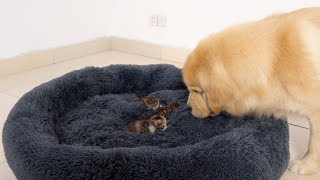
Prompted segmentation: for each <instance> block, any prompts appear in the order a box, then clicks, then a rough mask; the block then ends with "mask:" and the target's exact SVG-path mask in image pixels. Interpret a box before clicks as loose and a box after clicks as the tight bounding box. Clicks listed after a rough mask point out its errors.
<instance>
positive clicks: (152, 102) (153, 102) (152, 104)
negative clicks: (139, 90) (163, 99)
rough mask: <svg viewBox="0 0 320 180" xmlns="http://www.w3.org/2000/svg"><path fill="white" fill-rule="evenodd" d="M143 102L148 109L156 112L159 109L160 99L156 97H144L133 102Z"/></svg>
mask: <svg viewBox="0 0 320 180" xmlns="http://www.w3.org/2000/svg"><path fill="white" fill-rule="evenodd" d="M137 101H138V102H143V103H144V104H145V105H146V106H147V107H148V109H153V110H156V109H157V108H159V107H160V98H159V97H157V96H146V97H143V98H140V99H137V100H135V102H137Z"/></svg>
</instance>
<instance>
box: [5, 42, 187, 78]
mask: <svg viewBox="0 0 320 180" xmlns="http://www.w3.org/2000/svg"><path fill="white" fill-rule="evenodd" d="M108 50H115V51H122V52H126V53H132V54H137V55H141V56H147V57H151V58H156V59H161V60H166V61H172V62H177V63H183V62H184V61H185V59H186V57H187V55H188V54H189V53H190V51H191V50H190V49H185V48H174V47H169V46H163V45H159V44H154V43H149V42H143V41H136V40H131V39H126V38H120V37H101V38H97V39H94V40H91V41H86V42H83V43H78V44H73V45H69V46H64V47H59V48H53V49H48V50H42V51H36V52H31V53H27V54H24V55H20V56H17V57H13V58H7V59H2V60H1V61H0V77H1V76H5V75H10V74H15V73H19V72H22V71H27V70H30V69H34V68H38V67H41V66H47V65H50V64H54V63H59V62H62V61H66V60H70V59H74V58H79V57H82V56H88V55H91V54H94V53H99V52H103V51H108Z"/></svg>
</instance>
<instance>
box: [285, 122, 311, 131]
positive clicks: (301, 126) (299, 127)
mask: <svg viewBox="0 0 320 180" xmlns="http://www.w3.org/2000/svg"><path fill="white" fill-rule="evenodd" d="M288 124H289V125H292V126H295V127H299V128H303V129H308V130H310V128H307V127H303V126H299V125H296V124H291V123H288Z"/></svg>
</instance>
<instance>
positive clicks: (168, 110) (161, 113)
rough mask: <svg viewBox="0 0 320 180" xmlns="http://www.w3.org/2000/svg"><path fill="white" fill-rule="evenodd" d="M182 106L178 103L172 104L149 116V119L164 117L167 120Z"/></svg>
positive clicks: (158, 109)
mask: <svg viewBox="0 0 320 180" xmlns="http://www.w3.org/2000/svg"><path fill="white" fill-rule="evenodd" d="M179 106H180V104H179V103H177V102H170V103H169V104H167V105H165V106H162V107H159V108H157V109H156V110H155V111H154V112H153V113H151V114H150V115H149V116H147V119H148V118H150V117H152V116H163V117H165V118H166V119H167V118H168V117H169V115H170V113H171V112H172V111H173V110H174V109H175V108H177V107H179Z"/></svg>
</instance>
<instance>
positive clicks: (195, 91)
mask: <svg viewBox="0 0 320 180" xmlns="http://www.w3.org/2000/svg"><path fill="white" fill-rule="evenodd" d="M191 92H194V93H200V92H199V91H197V90H191Z"/></svg>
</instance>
